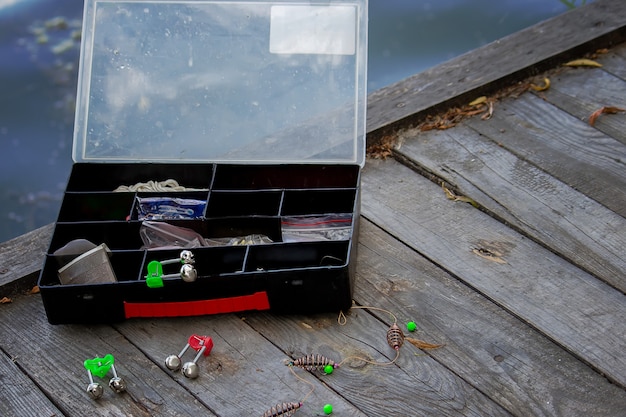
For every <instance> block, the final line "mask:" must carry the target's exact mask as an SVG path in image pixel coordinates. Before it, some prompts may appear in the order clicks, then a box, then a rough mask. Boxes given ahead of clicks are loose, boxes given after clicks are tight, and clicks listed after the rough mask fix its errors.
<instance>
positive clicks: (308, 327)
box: [300, 321, 313, 330]
mask: <svg viewBox="0 0 626 417" xmlns="http://www.w3.org/2000/svg"><path fill="white" fill-rule="evenodd" d="M300 324H301V325H302V327H304V328H305V329H309V330H310V329H312V328H313V327H312V326H311V325H310V324H307V323H305V322H303V321H301V322H300Z"/></svg>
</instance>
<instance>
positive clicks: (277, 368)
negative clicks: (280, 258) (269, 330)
mask: <svg viewBox="0 0 626 417" xmlns="http://www.w3.org/2000/svg"><path fill="white" fill-rule="evenodd" d="M251 316H252V317H254V314H252V315H251ZM246 323H247V320H246V319H241V318H238V317H236V316H234V315H218V316H210V317H190V318H179V319H176V318H174V319H160V320H131V321H127V322H124V323H122V324H120V325H118V326H116V327H117V328H118V330H119V331H120V332H121V334H123V335H124V337H126V338H128V340H130V341H131V342H132V343H133V344H134V345H137V346H140V347H141V348H142V351H143V353H144V354H145V355H146V356H148V357H149V358H150V360H152V361H153V362H155V363H158V364H160V367H161V368H163V370H164V371H165V372H167V373H168V375H169V376H171V377H172V378H174V380H176V381H177V382H178V383H179V384H181V385H182V386H184V387H185V388H186V389H187V390H189V391H190V392H191V393H192V394H193V395H194V396H195V397H196V398H197V400H198V401H200V402H201V403H202V404H204V405H205V406H206V407H207V408H208V409H210V410H213V411H214V412H215V413H216V414H218V415H219V416H229V417H236V416H243V415H262V414H263V412H265V410H267V409H270V408H271V407H272V406H274V405H276V404H280V403H283V402H298V401H302V400H303V399H305V398H306V400H305V401H304V403H305V406H306V409H307V410H308V412H309V414H312V413H313V412H314V411H315V410H319V411H321V409H322V407H323V405H324V404H325V402H324V401H326V402H330V403H332V404H333V407H334V409H335V410H336V412H337V413H341V415H347V416H358V417H362V416H364V414H363V413H362V412H360V411H359V410H358V409H357V408H355V407H354V406H353V405H352V404H350V402H348V401H346V400H344V399H342V398H341V397H340V396H339V395H337V394H336V393H334V392H333V391H331V390H329V389H328V388H327V387H325V386H324V385H322V384H321V383H320V382H319V381H315V379H311V378H309V379H308V380H309V382H310V383H312V384H313V386H311V385H308V384H307V383H304V382H299V381H298V380H297V379H296V378H295V377H294V376H293V375H292V374H291V373H290V372H289V370H288V368H287V367H286V366H285V365H284V364H283V360H284V359H285V357H286V356H285V355H284V353H283V352H281V351H280V350H279V349H277V348H276V346H274V344H273V343H268V341H267V340H266V339H264V338H263V337H262V336H260V335H259V334H258V333H257V332H256V331H254V330H253V329H251V328H250V327H249V326H248V325H247V324H246ZM194 333H196V334H201V335H208V336H211V338H212V339H213V342H214V345H215V346H214V348H213V350H212V351H211V354H210V355H209V356H207V357H205V358H202V359H200V360H199V361H198V365H199V366H200V376H199V377H198V378H197V379H195V380H189V379H186V378H184V377H183V376H182V375H181V374H180V372H177V373H175V372H171V371H168V370H167V369H166V368H165V367H164V365H163V361H164V360H165V358H166V357H167V356H168V355H170V354H178V353H180V351H181V349H182V348H183V347H184V345H185V343H186V341H187V339H188V338H189V336H190V335H191V334H194ZM164 334H166V335H168V337H167V338H166V339H165V338H163V335H164ZM193 357H194V355H193V354H192V353H191V352H187V354H186V355H184V356H183V358H182V359H183V363H184V362H187V361H189V360H191V359H193ZM313 387H314V388H315V389H314V391H313V393H312V394H311V395H309V396H308V397H307V394H308V393H309V392H310V391H311V389H312V388H313Z"/></svg>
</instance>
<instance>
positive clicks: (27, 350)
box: [0, 295, 215, 416]
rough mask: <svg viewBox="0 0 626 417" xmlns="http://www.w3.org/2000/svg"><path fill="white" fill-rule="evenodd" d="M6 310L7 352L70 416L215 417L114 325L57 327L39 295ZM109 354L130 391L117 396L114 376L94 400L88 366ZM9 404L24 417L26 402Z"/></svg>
mask: <svg viewBox="0 0 626 417" xmlns="http://www.w3.org/2000/svg"><path fill="white" fill-rule="evenodd" d="M0 311H1V312H2V320H0V347H1V348H2V351H4V352H5V353H6V354H8V355H10V356H11V357H13V358H14V361H15V362H16V363H17V364H18V365H19V366H20V368H21V369H22V371H23V372H24V373H25V374H26V375H28V378H30V379H31V380H33V381H34V382H36V384H37V386H38V387H39V389H40V390H41V391H42V392H43V393H45V395H46V397H48V398H51V399H53V400H54V402H55V405H56V406H57V407H58V408H59V409H60V410H62V412H63V414H65V415H70V416H88V415H107V416H131V415H132V416H150V415H162V416H184V415H203V416H212V415H215V414H213V413H211V412H210V411H209V410H208V409H206V408H205V407H204V406H202V404H200V403H199V402H198V401H197V399H195V398H194V397H193V396H192V395H191V394H190V393H189V392H188V391H186V389H185V387H183V386H181V385H179V384H178V383H176V382H175V381H173V380H172V379H171V378H170V377H169V375H168V374H167V373H165V372H163V371H162V370H161V369H160V368H159V367H158V366H157V365H155V364H154V363H152V362H151V361H149V360H148V359H147V358H146V357H145V356H144V355H143V353H142V352H141V350H140V349H138V348H137V347H136V346H133V345H131V344H130V343H129V342H128V340H126V339H125V338H124V337H123V336H122V335H121V334H120V333H118V332H116V331H115V330H113V329H112V328H111V327H110V326H94V327H90V326H53V327H51V326H50V324H49V323H48V322H47V320H46V315H45V312H44V310H43V304H42V303H41V299H40V297H39V296H36V295H18V296H16V297H15V299H14V301H13V302H12V303H10V304H3V305H0ZM161 335H162V334H161ZM107 353H111V354H113V356H114V357H115V359H116V363H115V369H116V371H117V373H118V375H119V376H121V377H122V378H124V379H125V381H126V383H127V384H128V391H127V393H125V394H121V395H117V394H115V393H114V392H113V391H111V390H110V389H109V388H108V387H107V385H108V381H109V379H110V377H111V376H110V375H109V376H108V377H106V378H104V379H102V380H101V381H100V382H101V383H102V384H103V386H104V388H105V392H104V395H103V397H102V398H101V399H100V400H98V401H94V400H92V399H91V398H90V397H89V396H88V394H87V392H86V388H87V384H88V383H89V378H88V375H87V371H86V370H85V368H84V367H83V361H84V360H85V359H89V358H94V357H96V356H100V357H102V356H104V355H105V354H107ZM95 380H98V378H95ZM7 400H8V399H7ZM3 401H4V399H3ZM7 405H8V407H9V408H11V409H13V410H14V412H15V414H18V415H19V410H20V407H21V406H22V404H21V403H20V402H13V401H12V402H11V403H8V404H7ZM8 415H12V413H9V414H8Z"/></svg>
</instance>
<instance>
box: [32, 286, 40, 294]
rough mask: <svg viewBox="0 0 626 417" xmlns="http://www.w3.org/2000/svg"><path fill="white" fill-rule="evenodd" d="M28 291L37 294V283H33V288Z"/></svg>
mask: <svg viewBox="0 0 626 417" xmlns="http://www.w3.org/2000/svg"><path fill="white" fill-rule="evenodd" d="M30 293H31V294H39V285H35V286H34V287H33V288H31V290H30Z"/></svg>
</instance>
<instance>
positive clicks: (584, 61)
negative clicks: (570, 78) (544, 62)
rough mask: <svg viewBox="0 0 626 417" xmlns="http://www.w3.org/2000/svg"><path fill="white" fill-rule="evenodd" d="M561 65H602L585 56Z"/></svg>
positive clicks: (598, 66)
mask: <svg viewBox="0 0 626 417" xmlns="http://www.w3.org/2000/svg"><path fill="white" fill-rule="evenodd" d="M563 65H565V66H566V67H597V68H600V67H601V66H602V64H599V63H597V62H596V61H593V60H591V59H587V58H581V59H575V60H573V61H570V62H567V63H565V64H563Z"/></svg>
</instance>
